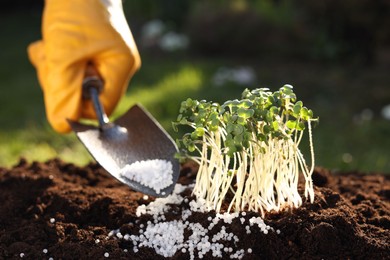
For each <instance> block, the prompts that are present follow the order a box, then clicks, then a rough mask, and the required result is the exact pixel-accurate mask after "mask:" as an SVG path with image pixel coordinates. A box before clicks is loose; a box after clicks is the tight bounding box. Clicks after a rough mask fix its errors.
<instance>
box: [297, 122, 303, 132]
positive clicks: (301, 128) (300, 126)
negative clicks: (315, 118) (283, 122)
mask: <svg viewBox="0 0 390 260" xmlns="http://www.w3.org/2000/svg"><path fill="white" fill-rule="evenodd" d="M296 129H297V130H299V131H303V130H305V124H304V123H303V122H299V123H298V124H297V126H296Z"/></svg>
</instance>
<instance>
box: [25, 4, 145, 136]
mask: <svg viewBox="0 0 390 260" xmlns="http://www.w3.org/2000/svg"><path fill="white" fill-rule="evenodd" d="M42 38H43V39H42V40H40V41H37V42H34V43H32V44H30V46H29V47H28V54H29V58H30V60H31V62H32V64H33V65H34V66H35V68H36V69H37V73H38V79H39V82H40V85H41V87H42V90H43V93H44V100H45V108H46V115H47V118H48V121H49V123H50V124H51V126H52V127H53V128H54V129H55V130H56V131H57V132H60V133H67V132H70V130H71V128H70V126H69V125H68V122H67V121H66V119H71V120H74V121H77V120H79V119H80V118H96V116H95V112H94V110H93V105H92V103H91V101H89V100H83V99H82V82H83V79H84V76H85V71H86V67H87V64H91V63H92V64H93V66H95V68H96V70H97V71H98V73H99V75H100V77H101V78H102V80H103V81H104V88H103V91H102V92H101V94H100V101H101V103H102V104H103V106H104V109H105V112H106V113H107V114H108V115H110V114H111V113H112V111H113V110H114V108H115V106H116V105H117V103H118V102H119V99H120V98H121V96H122V95H123V94H124V93H125V91H126V89H127V85H128V82H129V80H130V78H131V77H132V76H133V74H134V73H135V71H136V70H137V69H138V68H139V67H140V64H141V60H140V57H139V53H138V50H137V47H136V45H135V42H134V39H133V36H132V34H131V32H130V29H129V27H128V25H127V22H126V19H125V16H124V14H123V9H122V2H121V0H46V1H45V9H44V13H43V21H42Z"/></svg>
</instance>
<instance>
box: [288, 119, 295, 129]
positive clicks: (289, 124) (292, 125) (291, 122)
mask: <svg viewBox="0 0 390 260" xmlns="http://www.w3.org/2000/svg"><path fill="white" fill-rule="evenodd" d="M296 125H297V121H295V120H288V121H287V123H286V126H287V128H289V129H295V127H296Z"/></svg>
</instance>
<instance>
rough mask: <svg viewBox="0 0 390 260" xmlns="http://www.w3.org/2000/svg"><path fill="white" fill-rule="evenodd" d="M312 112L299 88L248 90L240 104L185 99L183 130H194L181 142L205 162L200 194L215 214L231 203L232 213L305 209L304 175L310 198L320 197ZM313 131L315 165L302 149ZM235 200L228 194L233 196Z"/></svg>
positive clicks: (197, 190)
mask: <svg viewBox="0 0 390 260" xmlns="http://www.w3.org/2000/svg"><path fill="white" fill-rule="evenodd" d="M316 120H317V119H315V118H314V117H313V112H312V110H310V109H308V108H307V107H305V106H304V105H303V103H302V101H298V100H297V98H296V95H295V93H294V92H293V87H292V86H290V85H284V86H283V87H282V88H280V89H279V90H278V91H275V92H271V91H269V89H267V88H260V89H254V90H251V91H250V90H248V89H246V90H245V91H244V92H243V93H242V97H241V99H240V100H238V99H236V100H230V101H226V102H225V103H224V104H222V105H220V104H218V103H215V102H208V101H205V100H201V101H197V100H192V99H190V98H189V99H187V100H186V101H183V102H182V104H181V108H180V114H179V115H178V118H177V121H176V122H174V123H173V125H174V127H175V130H177V129H178V127H183V126H189V127H190V129H191V130H190V131H189V132H187V133H185V134H184V135H183V136H182V138H180V139H178V140H177V143H178V146H179V147H180V148H181V149H182V152H181V155H180V156H181V158H188V157H189V158H191V159H192V160H195V161H196V162H197V163H198V164H199V171H198V174H197V179H196V184H195V187H194V190H193V193H194V195H196V196H197V197H198V198H199V199H204V200H205V202H206V205H207V207H208V209H209V210H216V211H217V212H220V210H221V207H222V202H224V201H226V200H227V199H228V197H229V198H230V197H232V198H231V199H230V205H229V208H228V212H230V211H236V212H238V211H244V210H249V211H257V212H261V213H262V215H264V213H265V211H271V210H275V211H279V210H281V209H283V208H285V207H290V208H292V207H299V206H300V205H301V204H302V198H301V196H300V195H299V193H298V179H299V175H300V173H302V174H303V176H304V179H305V192H304V195H305V197H306V198H307V199H309V200H310V201H313V199H314V191H313V183H312V179H311V174H312V172H313V169H314V151H313V142H312V130H311V123H312V122H313V121H316ZM306 128H307V129H308V133H309V146H310V152H311V167H310V168H309V167H308V166H307V164H306V162H305V159H304V156H303V155H302V153H301V151H300V150H299V147H298V146H299V144H300V143H301V140H302V137H303V134H304V130H305V129H306ZM229 192H230V193H231V194H233V196H227V194H228V193H229Z"/></svg>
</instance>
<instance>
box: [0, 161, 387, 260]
mask: <svg viewBox="0 0 390 260" xmlns="http://www.w3.org/2000/svg"><path fill="white" fill-rule="evenodd" d="M195 172H196V167H195V166H194V165H192V164H185V165H183V166H182V170H181V177H180V180H179V183H181V184H185V185H187V184H190V183H193V182H194V177H195ZM313 181H314V184H315V195H316V197H315V201H314V203H312V204H311V203H308V202H304V204H303V205H302V206H301V207H300V208H298V209H294V210H289V211H284V212H279V213H268V214H267V215H266V216H265V218H264V222H265V223H266V224H267V225H269V226H270V227H272V230H270V232H269V233H268V234H264V233H263V232H260V230H259V229H256V228H255V227H254V226H252V227H250V230H251V232H247V230H248V228H245V227H246V226H248V225H247V224H242V223H249V219H250V218H253V217H258V216H259V214H258V213H254V212H247V213H246V214H241V215H240V217H238V218H235V219H233V221H232V223H231V224H227V225H225V227H226V229H227V231H228V232H232V233H234V234H235V235H236V236H237V237H238V240H234V239H232V240H228V239H226V240H224V241H223V242H222V243H223V244H224V245H225V246H226V247H227V248H228V249H227V250H226V251H223V255H222V257H223V258H224V259H229V258H232V257H233V253H234V252H238V249H242V251H241V253H240V254H238V255H239V256H240V258H242V259H286V258H289V259H298V258H299V259H390V231H389V229H390V202H389V198H390V178H389V176H388V175H387V176H383V175H379V174H370V175H363V174H360V173H358V172H350V173H339V174H335V173H331V172H330V171H329V170H326V169H322V168H316V170H315V172H314V174H313ZM181 195H182V196H183V197H185V198H188V199H186V200H184V201H183V202H181V204H180V205H172V206H171V207H170V209H169V210H167V211H166V212H165V213H164V219H167V220H171V221H173V220H180V219H181V218H182V216H183V212H182V211H183V209H185V208H186V205H185V204H186V203H187V202H188V201H189V200H191V190H190V189H187V190H185V191H184V192H183V193H182V194H181ZM153 200H154V198H151V197H146V196H144V195H143V194H141V193H139V192H134V191H132V190H130V189H129V188H128V187H127V186H124V185H122V184H120V183H119V182H118V181H116V180H115V179H114V178H113V177H111V175H109V174H108V173H107V172H105V171H104V170H103V169H102V168H101V167H100V166H98V165H97V164H89V165H87V166H85V167H78V166H75V165H73V164H68V163H65V162H62V161H60V160H58V159H54V160H51V161H48V162H46V163H37V162H33V163H29V162H27V161H25V160H23V159H22V160H20V162H19V163H18V164H17V165H15V166H14V167H13V168H11V169H6V168H0V201H1V203H0V258H1V259H20V258H24V259H49V258H53V259H105V258H113V259H162V258H163V256H162V255H161V254H158V253H156V250H155V249H153V248H149V247H141V246H139V247H138V248H137V250H134V248H135V247H134V242H133V241H131V239H128V236H127V239H124V238H123V236H125V235H126V234H135V235H137V236H138V235H140V233H141V231H140V227H144V226H146V225H147V223H148V221H151V220H152V218H151V217H150V216H148V215H142V216H140V217H137V215H136V209H137V207H138V206H139V205H142V204H146V205H147V204H149V203H150V202H151V201H153ZM187 204H188V203H187ZM187 209H188V207H187ZM215 215H216V214H215V213H214V212H209V213H207V214H206V213H199V212H194V213H193V214H192V215H191V216H189V217H188V220H189V221H190V222H193V223H195V222H197V223H200V224H201V225H203V226H204V227H206V228H207V225H208V223H209V222H208V219H210V218H209V217H210V216H211V217H212V218H213V217H215ZM149 223H150V222H149ZM221 228H223V227H222V224H221V223H219V224H218V225H216V226H215V227H214V228H211V229H210V234H209V236H210V237H211V236H212V235H213V234H216V233H217V232H219V231H220V230H221ZM112 230H116V232H114V235H111V236H109V233H110V231H112ZM276 231H278V232H276ZM111 234H113V232H111ZM185 236H186V237H189V236H191V234H190V232H186V233H185ZM229 248H230V252H229ZM134 251H136V252H134ZM188 252H189V250H187V251H186V250H178V251H177V252H176V254H174V255H173V256H172V259H189V258H190V255H189V253H188ZM198 256H199V255H198V254H197V251H196V249H195V259H197V258H198ZM202 257H203V259H214V257H213V256H212V253H211V251H210V252H208V253H205V254H204V255H202Z"/></svg>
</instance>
